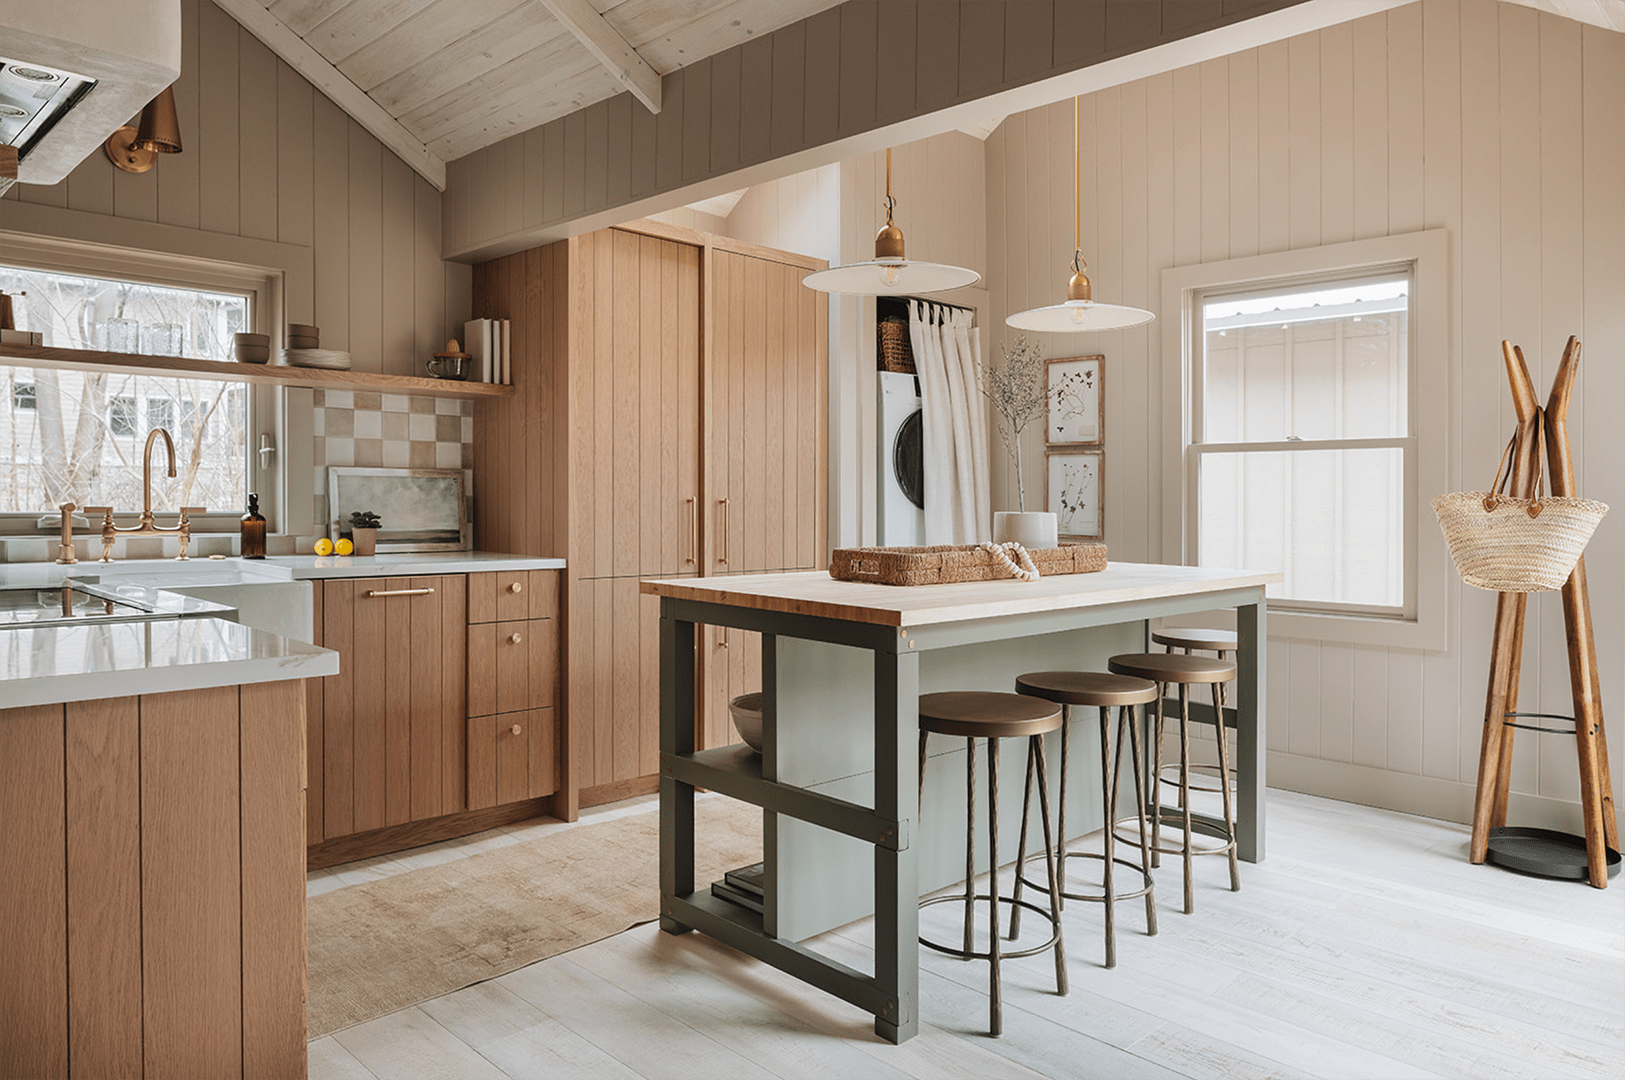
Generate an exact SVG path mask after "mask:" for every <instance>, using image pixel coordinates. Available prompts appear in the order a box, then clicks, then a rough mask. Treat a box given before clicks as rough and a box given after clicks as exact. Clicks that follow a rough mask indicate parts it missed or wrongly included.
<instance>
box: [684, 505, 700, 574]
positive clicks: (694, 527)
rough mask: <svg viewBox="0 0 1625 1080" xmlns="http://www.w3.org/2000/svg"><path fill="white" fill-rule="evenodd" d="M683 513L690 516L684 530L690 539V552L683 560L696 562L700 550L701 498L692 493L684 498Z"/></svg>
mask: <svg viewBox="0 0 1625 1080" xmlns="http://www.w3.org/2000/svg"><path fill="white" fill-rule="evenodd" d="M683 513H684V515H685V516H687V518H688V527H687V528H685V529H684V530H683V532H684V534H685V539H687V540H688V554H687V555H685V556H683V562H684V563H685V564H686V563H691V562H695V561H696V560H697V558H698V556H699V551H700V514H699V500H698V499H696V498H695V497H694V496H692V495H690V496H689V497H688V498H686V499H684V500H683Z"/></svg>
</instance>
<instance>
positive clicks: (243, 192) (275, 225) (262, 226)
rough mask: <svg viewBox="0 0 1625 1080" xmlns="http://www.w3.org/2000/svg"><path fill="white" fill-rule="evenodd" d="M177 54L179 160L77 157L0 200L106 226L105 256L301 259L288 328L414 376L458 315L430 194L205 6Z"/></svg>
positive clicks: (191, 3) (459, 295)
mask: <svg viewBox="0 0 1625 1080" xmlns="http://www.w3.org/2000/svg"><path fill="white" fill-rule="evenodd" d="M181 42H182V51H181V77H180V79H179V80H178V81H177V82H176V83H175V105H176V110H177V112H178V114H179V117H180V125H181V138H182V142H183V143H184V145H185V151H184V152H183V153H180V154H167V155H161V156H160V158H159V161H158V164H157V167H155V168H154V169H152V170H150V171H148V172H145V173H140V174H132V173H126V172H122V171H120V170H118V169H115V168H114V167H113V164H112V162H110V161H108V160H107V157H106V155H104V154H100V153H96V154H92V155H91V156H90V157H89V158H87V159H86V160H85V161H83V162H82V163H81V164H80V165H79V167H78V168H76V169H75V170H74V171H73V172H72V173H71V174H69V176H68V177H67V178H66V179H64V180H63V181H61V182H60V183H57V184H53V185H51V186H49V187H46V186H39V185H32V184H18V185H16V186H15V187H13V188H12V189H11V190H10V191H9V192H7V194H6V196H5V198H6V199H8V200H9V199H19V200H21V201H23V202H31V203H40V204H44V205H47V206H57V207H63V208H66V209H69V210H76V211H82V212H84V213H87V214H98V215H105V216H106V217H108V218H109V219H110V220H109V222H108V224H107V226H106V228H105V230H104V236H105V240H106V242H107V243H110V244H119V243H121V242H123V241H121V239H120V236H121V233H120V230H119V226H118V224H117V223H118V222H119V221H148V222H157V223H159V224H163V225H173V226H178V227H180V228H183V229H196V230H201V231H205V232H211V233H224V234H227V235H231V236H241V237H247V238H253V239H259V240H275V241H280V242H282V243H286V244H296V245H300V246H303V247H308V248H310V249H311V252H312V256H313V262H314V265H315V274H314V275H313V281H312V282H310V283H307V284H306V286H305V287H304V288H303V289H298V288H291V289H290V293H289V295H288V297H287V318H288V321H290V322H298V323H314V324H316V325H317V326H320V327H321V330H322V346H323V347H324V348H329V349H347V350H349V351H350V352H351V353H352V354H353V355H354V362H355V367H356V370H359V371H380V372H386V373H389V374H398V375H406V374H413V375H420V374H422V373H423V372H422V363H423V361H424V360H426V359H428V357H429V355H430V354H431V353H433V352H434V351H435V350H436V349H437V348H439V347H441V346H444V345H445V342H446V338H447V337H448V336H449V335H451V334H453V333H455V334H458V335H460V334H461V332H462V325H463V322H464V321H465V320H466V319H467V318H468V311H469V308H470V304H471V284H470V282H471V269H470V268H469V267H467V266H464V265H461V264H458V263H447V262H443V261H442V260H441V258H440V250H441V242H440V241H441V237H440V228H441V220H442V214H441V205H440V202H441V195H440V192H438V191H436V190H435V189H434V187H433V185H431V184H430V183H429V182H428V181H427V180H424V179H423V178H422V177H421V176H419V175H417V174H416V173H415V172H413V171H412V170H411V169H410V168H409V167H408V166H407V165H406V164H405V163H404V162H402V161H401V160H400V159H399V158H397V157H396V156H395V155H394V154H393V153H391V152H390V151H389V150H387V149H385V148H384V147H383V145H382V144H381V143H379V142H378V140H377V139H375V138H373V136H372V135H370V134H369V133H368V132H367V131H366V130H364V129H363V128H362V127H361V126H360V125H359V124H357V123H356V122H355V121H354V120H351V119H350V118H349V117H348V116H347V115H346V114H345V113H344V111H343V110H342V109H340V108H339V107H338V106H337V105H335V104H333V102H332V101H330V100H329V99H328V98H327V97H326V96H325V95H323V94H321V93H319V92H318V91H317V90H316V89H315V88H314V87H313V86H311V84H310V83H309V82H307V81H306V80H305V79H304V77H303V76H301V75H299V74H298V72H296V71H294V70H293V69H292V68H291V67H289V66H288V65H287V64H286V63H285V62H283V61H282V60H281V59H279V58H278V57H277V56H276V55H275V54H273V53H272V52H271V51H270V50H269V49H267V48H266V47H265V46H264V45H263V44H261V43H260V41H259V40H258V39H257V38H255V37H254V36H253V35H252V34H250V33H249V32H248V31H246V30H244V29H242V28H241V27H240V26H238V25H237V23H236V22H235V21H234V20H233V19H232V18H231V16H229V15H227V14H226V13H225V12H224V11H222V10H220V9H219V8H218V7H216V6H215V5H214V4H213V3H209V2H207V0H203V2H197V0H188V2H187V3H184V4H182V5H181ZM5 205H6V203H5V202H0V227H3V226H4V210H3V208H4V206H5ZM246 258H247V257H246V256H245V260H246ZM297 284H298V283H296V282H292V281H290V285H297Z"/></svg>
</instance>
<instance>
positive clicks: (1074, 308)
mask: <svg viewBox="0 0 1625 1080" xmlns="http://www.w3.org/2000/svg"><path fill="white" fill-rule="evenodd" d="M1082 105H1083V99H1082V98H1074V99H1073V100H1072V140H1073V142H1072V247H1073V252H1072V279H1071V280H1070V281H1068V282H1067V285H1066V299H1065V300H1064V301H1062V302H1061V303H1059V304H1052V305H1050V306H1049V307H1041V308H1028V309H1027V310H1026V311H1018V312H1016V313H1015V314H1014V315H1010V316H1008V317H1006V318H1005V320H1004V322H1005V325H1006V326H1013V327H1015V328H1016V329H1017V330H1037V331H1040V332H1042V333H1046V334H1068V333H1071V334H1081V333H1088V332H1090V331H1092V330H1123V329H1126V328H1128V327H1130V326H1142V325H1144V324H1145V323H1148V322H1150V321H1151V320H1152V319H1155V318H1156V316H1155V315H1153V314H1152V313H1151V312H1149V311H1147V310H1145V309H1144V308H1136V307H1124V306H1123V305H1121V304H1097V303H1095V302H1094V299H1093V296H1092V286H1091V285H1090V283H1089V276H1088V274H1086V273H1085V272H1084V271H1086V270H1088V269H1089V264H1088V263H1086V262H1084V261H1083V184H1082V180H1081V174H1082V172H1083V109H1082Z"/></svg>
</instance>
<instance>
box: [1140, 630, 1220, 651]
mask: <svg viewBox="0 0 1625 1080" xmlns="http://www.w3.org/2000/svg"><path fill="white" fill-rule="evenodd" d="M1151 640H1152V641H1154V642H1156V643H1157V644H1158V645H1168V646H1171V647H1172V648H1175V649H1204V650H1206V651H1208V652H1234V651H1235V650H1236V648H1237V643H1236V632H1235V631H1234V630H1203V629H1199V628H1193V627H1183V628H1178V629H1176V628H1173V627H1170V628H1168V629H1166V630H1158V631H1156V632H1155V633H1153V634H1152V635H1151Z"/></svg>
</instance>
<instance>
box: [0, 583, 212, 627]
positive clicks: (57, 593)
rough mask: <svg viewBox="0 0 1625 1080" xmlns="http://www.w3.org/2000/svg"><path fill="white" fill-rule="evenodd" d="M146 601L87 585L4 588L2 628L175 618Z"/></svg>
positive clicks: (0, 605)
mask: <svg viewBox="0 0 1625 1080" xmlns="http://www.w3.org/2000/svg"><path fill="white" fill-rule="evenodd" d="M179 617H180V612H179V611H173V610H170V611H164V610H160V609H159V607H158V605H156V604H153V603H151V602H149V601H147V600H144V599H142V598H138V597H135V596H130V595H126V594H125V593H121V592H115V591H113V590H109V589H102V588H99V587H97V586H94V585H86V584H83V583H64V584H62V585H58V586H53V587H51V588H23V589H0V629H4V628H9V627H21V626H82V625H84V624H86V623H107V622H139V621H143V620H149V619H175V618H179Z"/></svg>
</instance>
